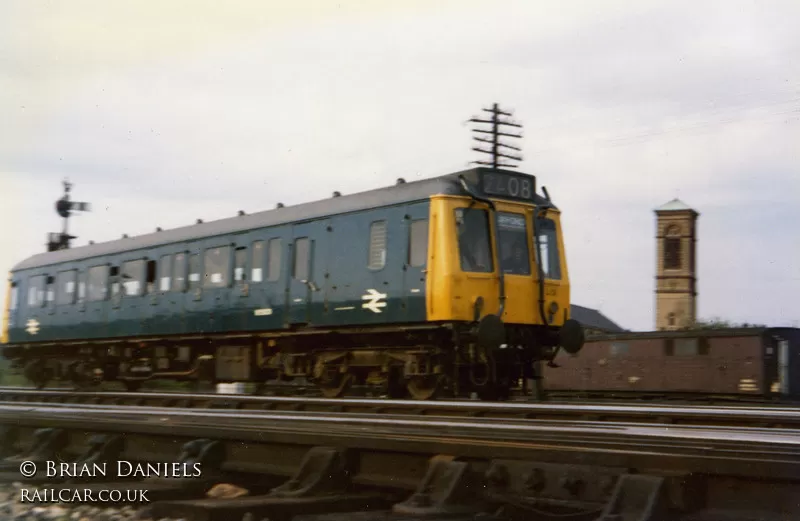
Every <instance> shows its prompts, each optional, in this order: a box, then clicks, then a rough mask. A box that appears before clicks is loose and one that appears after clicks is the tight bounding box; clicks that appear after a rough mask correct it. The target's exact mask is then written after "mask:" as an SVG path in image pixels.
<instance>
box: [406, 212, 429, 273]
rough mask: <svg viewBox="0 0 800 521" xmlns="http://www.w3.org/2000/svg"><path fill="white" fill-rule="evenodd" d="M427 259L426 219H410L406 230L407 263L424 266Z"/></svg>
mask: <svg viewBox="0 0 800 521" xmlns="http://www.w3.org/2000/svg"><path fill="white" fill-rule="evenodd" d="M427 260H428V220H427V219H419V220H416V221H411V226H410V227H409V231H408V265H409V266H414V267H419V266H425V263H426V262H427Z"/></svg>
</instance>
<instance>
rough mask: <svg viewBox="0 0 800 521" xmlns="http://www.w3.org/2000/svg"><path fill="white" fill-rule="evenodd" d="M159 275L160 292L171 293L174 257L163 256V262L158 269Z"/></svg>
mask: <svg viewBox="0 0 800 521" xmlns="http://www.w3.org/2000/svg"><path fill="white" fill-rule="evenodd" d="M158 275H159V278H158V280H159V283H158V291H160V292H162V293H166V292H167V291H169V288H170V281H171V280H172V255H162V256H161V262H160V265H159V267H158Z"/></svg>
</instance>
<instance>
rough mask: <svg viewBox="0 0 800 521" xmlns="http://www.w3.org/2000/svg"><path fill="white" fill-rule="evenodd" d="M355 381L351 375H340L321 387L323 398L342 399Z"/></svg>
mask: <svg viewBox="0 0 800 521" xmlns="http://www.w3.org/2000/svg"><path fill="white" fill-rule="evenodd" d="M352 381H353V375H351V374H339V375H338V376H337V377H336V378H334V379H333V380H332V381H328V382H324V383H321V384H320V385H319V389H320V391H321V392H322V396H324V397H325V398H339V397H341V396H342V395H343V394H344V393H345V391H346V390H347V388H348V387H350V384H351V383H352Z"/></svg>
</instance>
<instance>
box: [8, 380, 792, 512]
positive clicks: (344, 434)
mask: <svg viewBox="0 0 800 521" xmlns="http://www.w3.org/2000/svg"><path fill="white" fill-rule="evenodd" d="M9 398H13V400H10V399H9ZM67 398H69V400H68V399H67ZM70 400H71V401H70ZM593 416H597V417H600V418H601V419H600V420H598V419H597V418H596V417H593ZM798 416H800V413H797V412H796V411H795V410H793V409H789V408H784V409H776V408H770V409H758V408H754V407H736V408H728V409H725V408H719V407H717V408H713V407H702V406H694V407H674V406H646V407H645V406H641V405H635V406H621V405H608V404H602V405H596V404H582V405H577V404H522V403H503V404H487V403H485V402H469V401H464V402H430V403H420V402H394V401H392V402H388V401H386V400H322V399H297V398H296V399H290V398H276V397H253V396H220V395H175V394H169V393H135V394H130V393H79V394H74V393H66V392H62V391H54V390H50V391H31V390H21V389H17V390H9V389H3V390H2V391H0V435H1V436H2V439H0V451H5V454H4V455H5V456H10V455H11V454H12V453H14V454H17V453H19V454H18V456H17V457H16V458H12V459H11V460H7V461H6V462H5V463H3V464H0V471H2V470H5V473H4V474H6V478H7V479H15V480H20V476H19V462H20V461H22V460H26V459H27V460H30V461H38V462H39V463H40V464H44V462H45V461H46V460H49V459H58V460H59V461H69V462H73V463H76V464H80V463H81V462H86V461H93V462H115V461H129V462H184V463H186V462H199V463H201V464H202V468H203V474H202V476H201V477H197V478H195V479H163V478H160V477H159V478H148V479H147V480H144V481H135V482H131V481H130V479H127V480H125V479H121V478H120V477H119V476H113V477H112V478H110V479H106V481H105V482H98V481H97V480H93V481H92V482H91V483H89V484H88V485H85V484H82V485H81V486H89V487H94V488H102V487H106V488H109V487H113V488H115V489H117V490H127V489H130V488H131V487H146V488H148V490H150V491H152V492H153V493H152V494H151V495H150V496H149V497H148V499H149V500H150V501H151V502H150V503H149V506H148V507H147V508H148V509H149V510H150V512H151V513H152V515H153V516H154V517H155V518H156V519H159V518H162V517H166V516H170V517H182V518H184V519H187V520H188V519H198V520H217V519H219V520H223V519H224V520H234V521H238V520H239V519H242V517H243V516H245V514H247V513H250V514H252V516H254V517H251V518H248V519H255V520H256V521H258V519H261V518H262V517H269V519H271V520H273V519H289V518H290V517H291V516H293V515H303V516H310V517H303V518H302V519H303V520H305V521H323V520H328V521H335V520H339V521H342V520H344V519H353V516H354V515H355V514H354V512H363V513H362V514H360V517H361V518H363V519H365V520H371V519H376V520H377V519H382V520H384V521H391V520H393V519H397V520H398V521H399V520H400V519H403V520H404V521H405V520H408V519H418V518H420V519H421V518H424V517H426V516H429V515H434V514H435V515H445V514H446V515H448V516H456V517H455V519H465V520H466V519H476V518H475V516H476V515H478V514H482V515H485V516H489V517H488V519H494V520H497V521H504V520H516V519H546V520H550V519H553V520H554V519H562V520H563V519H585V520H587V521H588V520H596V521H599V520H602V521H621V520H625V521H627V520H637V521H639V520H642V521H647V520H661V519H675V520H691V521H700V520H702V521H706V520H712V519H713V520H716V521H719V520H723V519H724V520H740V519H741V520H745V519H764V520H772V519H776V520H777V519H794V518H798V517H800V505H798V502H797V500H796V498H797V497H798V493H800V430H798V428H797V427H798V426H797V423H798V421H800V420H798ZM659 418H664V419H666V421H660V420H659ZM9 448H13V450H9ZM2 474H3V472H0V479H3V476H2ZM220 483H227V484H230V485H232V486H234V487H241V488H242V489H246V490H247V495H246V496H244V497H241V498H236V499H208V498H204V495H205V494H206V492H207V491H208V490H209V489H212V488H213V487H214V486H215V485H219V484H220ZM45 484H46V485H47V486H52V485H53V483H52V479H49V480H48V479H39V480H38V481H37V480H36V478H33V479H32V480H28V481H25V482H24V483H23V485H22V486H24V487H35V486H40V487H41V486H44V485H45ZM60 486H68V485H67V484H63V483H62V484H61V485H60ZM322 514H325V515H324V516H323V515H322ZM315 516H316V517H315ZM320 516H322V517H320ZM326 516H327V517H326ZM337 516H338V517H337ZM364 516H366V517H364ZM370 516H372V517H370ZM409 516H410V517H409ZM458 516H460V517H458ZM747 516H750V517H747Z"/></svg>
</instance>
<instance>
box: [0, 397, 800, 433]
mask: <svg viewBox="0 0 800 521" xmlns="http://www.w3.org/2000/svg"><path fill="white" fill-rule="evenodd" d="M0 402H7V403H30V404H74V405H78V404H85V405H87V406H96V405H110V406H115V407H120V408H122V407H144V406H150V407H162V408H182V409H230V410H238V411H309V412H315V411H316V412H331V413H361V414H372V415H381V414H394V415H414V416H444V417H466V418H487V419H503V420H505V419H511V420H513V419H517V418H522V419H539V420H575V419H579V420H585V421H593V422H611V421H616V422H634V423H659V424H673V425H715V426H753V427H771V428H800V408H794V407H778V406H771V407H759V406H753V405H749V406H745V405H736V406H727V407H721V406H707V405H675V404H651V403H642V402H634V403H630V404H621V403H597V402H596V403H592V402H586V403H576V402H569V401H568V402H562V403H558V402H546V403H542V402H493V403H492V402H483V401H468V400H463V401H427V402H420V401H412V400H385V399H356V398H347V399H328V398H305V397H276V396H248V395H225V394H194V393H193V394H183V393H153V392H136V393H125V392H74V391H68V390H32V389H22V388H6V389H3V388H0Z"/></svg>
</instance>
